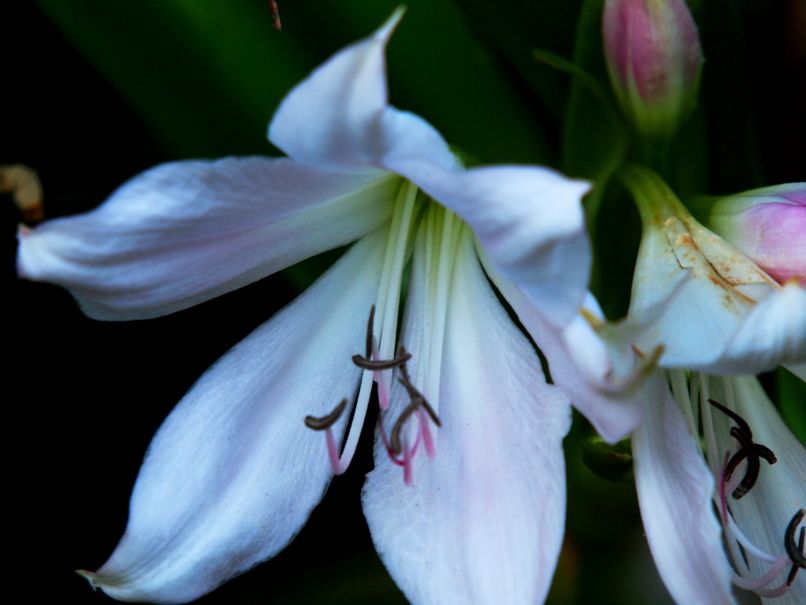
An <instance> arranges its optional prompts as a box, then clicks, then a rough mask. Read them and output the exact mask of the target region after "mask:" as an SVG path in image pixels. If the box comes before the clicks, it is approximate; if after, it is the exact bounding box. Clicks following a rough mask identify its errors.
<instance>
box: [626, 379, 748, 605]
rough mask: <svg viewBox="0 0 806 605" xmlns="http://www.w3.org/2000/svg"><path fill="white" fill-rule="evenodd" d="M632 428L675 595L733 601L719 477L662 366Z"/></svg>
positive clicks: (643, 491)
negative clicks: (718, 507) (718, 504)
mask: <svg viewBox="0 0 806 605" xmlns="http://www.w3.org/2000/svg"><path fill="white" fill-rule="evenodd" d="M648 384H649V385H651V387H652V389H653V391H652V393H653V396H652V397H651V398H650V399H648V400H647V406H646V418H645V421H644V422H643V423H642V424H641V426H640V427H639V428H638V429H636V431H635V433H634V434H633V439H632V448H633V456H634V460H635V485H636V489H637V490H638V502H639V504H640V506H641V518H642V519H643V522H644V530H645V531H646V536H647V540H648V541H649V547H650V549H651V551H652V556H653V557H654V559H655V564H656V565H657V567H658V571H659V572H660V575H661V578H663V581H664V583H665V584H666V587H667V588H668V589H669V592H670V593H671V595H672V598H674V600H675V602H677V603H708V605H722V604H726V605H727V604H731V605H732V604H734V603H735V601H734V599H733V596H732V594H731V583H730V578H731V570H730V566H729V565H728V562H727V559H726V557H725V555H724V550H723V548H722V538H721V530H720V526H719V523H718V521H717V518H716V515H714V513H713V507H712V500H711V496H712V494H713V489H714V481H713V478H712V477H711V473H710V471H709V469H708V467H707V466H706V464H705V462H704V461H703V459H702V456H701V454H700V449H699V445H698V444H697V441H696V440H695V439H694V437H692V435H691V433H690V432H689V429H688V425H687V423H686V420H685V418H684V417H683V413H682V412H681V411H680V409H679V408H678V407H677V404H676V403H675V401H674V400H673V399H672V397H671V394H670V393H669V391H668V389H667V387H666V385H665V383H664V381H663V379H662V377H661V374H660V372H656V373H655V375H654V376H653V377H652V378H651V379H650V381H649V382H648Z"/></svg>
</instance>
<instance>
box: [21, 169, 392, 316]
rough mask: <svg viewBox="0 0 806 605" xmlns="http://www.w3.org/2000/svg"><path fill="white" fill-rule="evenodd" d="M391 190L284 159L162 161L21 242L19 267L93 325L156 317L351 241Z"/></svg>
mask: <svg viewBox="0 0 806 605" xmlns="http://www.w3.org/2000/svg"><path fill="white" fill-rule="evenodd" d="M398 183H399V180H398V179H394V178H388V177H379V176H377V175H376V176H374V177H373V176H356V175H336V174H332V173H325V172H322V171H319V170H316V169H314V168H310V167H307V166H303V165H300V164H298V163H295V162H293V161H292V160H288V159H268V158H226V159H223V160H218V161H215V162H204V161H187V162H176V163H171V164H164V165H161V166H158V167H156V168H153V169H151V170H149V171H147V172H145V173H143V174H141V175H140V176H138V177H135V178H134V179H132V180H131V181H129V182H128V183H126V184H125V185H124V186H123V187H121V188H120V189H119V190H118V191H117V192H115V193H114V194H113V195H112V197H111V198H109V199H108V200H107V201H106V202H105V203H104V204H103V205H101V206H100V207H98V208H97V209H96V210H94V211H92V212H89V213H87V214H82V215H78V216H73V217H68V218H63V219H57V220H53V221H49V222H46V223H44V224H43V225H41V226H40V227H38V228H36V229H34V230H32V231H30V232H28V233H24V234H21V237H20V250H19V257H18V269H19V272H20V274H21V275H22V276H23V277H26V278H28V279H33V280H38V281H49V282H53V283H57V284H59V285H62V286H64V287H66V288H68V289H69V290H70V291H71V292H72V294H73V295H74V296H75V297H76V298H77V299H78V301H79V303H80V304H81V306H82V308H83V309H84V311H85V312H86V313H87V314H88V315H90V316H91V317H94V318H96V319H142V318H148V317H155V316H159V315H164V314H166V313H171V312H173V311H177V310H179V309H184V308H186V307H189V306H192V305H194V304H197V303H199V302H202V301H205V300H208V299H210V298H213V297H215V296H218V295H220V294H223V293H225V292H229V291H231V290H234V289H236V288H238V287H240V286H243V285H245V284H248V283H251V282H253V281H255V280H258V279H260V278H262V277H265V276H266V275H269V274H271V273H274V272H275V271H278V270H280V269H283V268H285V267H288V266H290V265H292V264H294V263H296V262H298V261H300V260H303V259H305V258H307V257H310V256H312V255H314V254H317V253H319V252H323V251H325V250H329V249H332V248H335V247H337V246H341V245H344V244H347V243H350V242H351V241H354V240H355V239H357V238H359V237H360V236H362V235H364V234H366V233H368V232H369V231H371V230H373V229H374V228H376V227H377V226H378V225H379V224H380V223H382V222H383V221H384V220H386V219H387V218H388V217H389V215H390V211H391V207H392V201H393V199H394V194H395V191H396V188H397V187H398Z"/></svg>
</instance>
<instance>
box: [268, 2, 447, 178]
mask: <svg viewBox="0 0 806 605" xmlns="http://www.w3.org/2000/svg"><path fill="white" fill-rule="evenodd" d="M402 16H403V10H402V9H398V10H396V11H395V12H394V13H393V14H392V16H391V17H390V18H389V19H388V20H387V21H386V23H384V24H383V25H382V26H381V27H380V29H378V30H377V31H376V32H375V33H374V34H373V35H372V36H370V37H369V38H366V39H364V40H361V41H359V42H356V43H355V44H352V45H350V46H348V47H347V48H345V49H343V50H342V51H340V52H338V53H336V54H335V55H334V56H333V57H331V58H330V59H329V60H328V61H327V62H325V63H324V64H323V65H321V66H320V67H318V68H317V69H316V70H314V71H313V73H312V74H311V75H310V76H308V78H306V79H305V80H303V81H302V82H301V83H300V84H298V85H297V86H296V88H294V89H293V90H292V91H291V92H290V93H289V94H288V95H287V96H286V97H285V99H284V100H283V102H282V103H281V104H280V107H279V108H278V109H277V112H276V113H275V114H274V118H273V119H272V122H271V124H270V126H269V140H271V142H272V143H274V144H275V145H276V146H277V147H279V148H280V149H282V150H283V151H285V152H286V153H287V154H288V155H289V156H290V157H292V158H294V159H295V160H298V161H300V162H305V163H308V164H312V165H316V166H319V167H320V168H323V169H327V170H336V171H351V172H352V171H362V170H373V169H378V168H382V166H381V163H380V162H379V158H380V157H381V156H382V155H383V154H384V153H385V152H386V150H387V148H388V147H389V146H390V145H395V144H403V143H402V142H400V141H397V140H396V139H397V137H396V135H398V134H401V133H403V131H404V129H401V128H400V126H401V124H400V123H399V122H398V121H395V124H391V123H389V121H388V120H389V118H386V112H387V111H388V109H389V106H388V93H387V85H386V59H385V56H384V53H385V50H386V44H387V43H388V42H389V37H390V36H391V35H392V32H393V31H394V29H395V27H396V26H397V24H398V22H399V21H400V18H401V17H402ZM405 126H406V127H407V128H408V129H409V131H408V133H407V135H408V136H407V138H406V140H407V141H417V142H419V143H423V144H422V145H419V146H418V147H417V148H416V149H415V150H416V153H417V154H418V155H419V156H420V157H423V158H429V159H431V160H432V161H436V162H440V163H444V164H445V165H455V164H456V161H455V160H454V158H453V154H451V152H450V150H449V149H448V146H447V144H446V143H445V141H444V140H442V138H441V137H440V136H439V134H438V133H437V132H436V131H435V130H434V129H433V128H432V127H431V126H430V125H428V124H427V123H426V122H425V121H423V120H422V119H420V118H418V117H416V116H411V120H407V121H406V124H405Z"/></svg>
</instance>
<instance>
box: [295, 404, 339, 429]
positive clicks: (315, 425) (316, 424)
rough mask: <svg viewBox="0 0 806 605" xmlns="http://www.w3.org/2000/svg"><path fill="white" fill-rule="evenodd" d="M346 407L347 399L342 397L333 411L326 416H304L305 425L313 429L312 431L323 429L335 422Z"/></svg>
mask: <svg viewBox="0 0 806 605" xmlns="http://www.w3.org/2000/svg"><path fill="white" fill-rule="evenodd" d="M346 407H347V400H346V399H342V400H341V401H340V402H339V404H338V405H337V406H336V407H335V408H333V411H332V412H330V413H329V414H328V415H327V416H322V417H321V418H317V417H316V416H305V426H307V427H308V428H309V429H313V430H314V431H324V430H326V429H329V428H330V427H331V426H333V425H334V424H336V421H337V420H338V419H339V417H340V416H341V414H342V412H344V408H346Z"/></svg>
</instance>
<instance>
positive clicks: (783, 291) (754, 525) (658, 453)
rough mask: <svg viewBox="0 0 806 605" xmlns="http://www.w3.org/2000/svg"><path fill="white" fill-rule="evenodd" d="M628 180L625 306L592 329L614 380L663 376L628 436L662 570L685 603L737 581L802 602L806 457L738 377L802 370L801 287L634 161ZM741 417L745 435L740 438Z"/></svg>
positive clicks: (761, 397)
mask: <svg viewBox="0 0 806 605" xmlns="http://www.w3.org/2000/svg"><path fill="white" fill-rule="evenodd" d="M624 179H625V183H626V184H627V186H628V188H629V189H630V190H631V192H632V193H633V196H634V198H635V200H636V202H637V204H638V206H639V209H640V211H641V216H642V221H643V227H644V233H643V237H642V241H641V247H640V250H639V252H638V260H637V266H636V270H635V275H634V277H633V290H632V298H631V302H630V309H629V312H628V315H627V318H626V319H625V320H624V321H623V322H621V323H619V324H615V325H611V324H605V323H604V322H600V321H599V320H597V319H594V320H593V321H592V323H593V324H594V326H595V327H596V329H597V331H598V333H599V335H601V337H602V339H603V340H602V341H601V343H600V346H602V347H604V348H606V349H607V350H608V351H609V355H607V356H605V358H606V360H607V361H606V364H607V367H608V368H610V369H611V370H612V372H613V373H614V374H616V375H625V374H626V373H628V372H634V370H635V368H634V366H635V362H636V359H638V360H640V359H644V360H647V359H651V364H653V363H655V362H657V364H658V365H659V366H660V368H666V369H665V370H663V369H657V370H654V371H651V373H650V375H649V377H648V378H647V380H646V381H645V382H644V383H643V384H642V385H640V386H639V387H638V389H639V393H640V394H641V396H642V397H644V414H645V417H644V420H643V422H642V423H641V424H640V426H639V427H638V428H637V429H636V430H635V432H634V434H633V442H632V444H633V455H634V458H635V478H636V487H637V491H638V497H639V502H640V505H641V516H642V518H643V521H644V528H645V530H646V534H647V540H648V541H649V545H650V548H651V550H652V554H653V556H654V558H655V562H656V564H657V566H658V570H659V572H660V574H661V577H662V578H663V580H664V582H665V583H666V586H667V587H668V589H669V591H670V593H671V594H672V596H673V598H674V599H675V601H677V602H678V603H681V604H685V605H689V604H698V603H702V604H704V605H705V604H708V605H719V604H732V603H734V598H733V595H732V593H731V583H733V584H735V585H737V586H740V587H742V588H745V589H748V590H755V591H756V592H758V594H760V595H762V596H772V595H777V596H778V597H779V600H777V601H776V602H778V603H786V604H790V603H791V604H792V605H795V604H796V603H803V601H804V596H806V579H804V574H800V577H793V580H792V582H791V585H788V584H787V575H788V574H789V573H790V572H791V569H792V565H793V564H795V566H796V567H797V564H796V563H795V559H797V558H798V557H797V554H795V555H794V558H793V556H791V553H789V551H788V550H787V549H785V548H784V544H785V537H787V536H788V539H789V540H790V543H789V546H790V547H792V544H791V538H792V533H795V534H796V533H797V532H798V531H800V530H798V527H799V523H800V521H799V520H797V514H798V512H799V510H800V509H802V508H804V507H806V479H804V478H806V451H805V450H804V448H803V446H802V445H801V444H800V443H799V442H798V441H797V439H796V438H795V437H794V436H793V435H792V434H791V433H790V432H789V431H788V429H787V428H786V426H785V425H784V424H783V422H782V421H781V420H780V418H778V416H777V414H776V412H775V409H774V407H773V406H772V404H771V403H770V402H769V400H768V399H767V397H766V395H765V394H764V391H763V390H762V389H761V387H760V385H759V384H758V382H757V380H756V379H755V378H754V377H752V376H741V374H754V373H758V372H761V371H764V370H769V369H772V368H775V367H776V366H778V365H779V364H784V365H786V366H787V367H789V368H790V369H791V370H792V371H793V372H796V373H798V374H799V375H800V376H801V377H803V376H804V362H806V293H804V291H803V289H802V288H801V287H800V286H798V285H797V284H796V283H794V282H791V283H787V284H785V285H784V286H783V287H782V286H780V285H779V284H777V283H776V282H775V281H774V280H772V279H771V278H770V277H769V276H768V275H767V274H765V273H764V272H763V271H762V270H761V269H759V268H758V267H757V266H756V265H755V264H754V263H752V261H750V260H749V259H747V258H746V257H745V256H744V255H742V254H741V253H740V252H739V251H738V250H736V249H735V248H733V247H732V246H730V245H729V244H727V243H726V242H724V241H723V240H722V239H721V238H719V237H718V236H717V235H715V234H714V233H712V232H710V231H708V230H707V229H705V228H704V227H703V226H702V225H700V224H699V223H697V221H696V220H694V218H693V217H692V216H691V215H690V214H689V213H688V211H687V210H686V209H685V208H684V207H683V205H682V204H681V203H680V202H679V201H678V200H677V198H676V197H675V196H674V194H673V193H672V192H671V191H670V190H669V188H668V187H667V186H666V185H665V183H663V181H662V180H661V179H660V178H659V177H657V176H656V175H654V174H653V173H651V172H649V171H647V170H645V169H641V168H638V167H631V168H628V169H627V170H626V171H625V174H624ZM580 363H582V362H580ZM651 364H650V365H651ZM694 370H696V371H694ZM706 372H707V373H706ZM709 400H713V403H710V402H709ZM575 403H576V402H575ZM720 406H721V407H720ZM726 410H727V411H726ZM732 414H733V415H732ZM737 418H741V419H742V422H745V421H746V422H747V424H748V425H749V427H750V428H749V429H748V430H747V431H745V430H741V431H740V428H741V427H739V421H738V420H737ZM734 428H735V430H734ZM737 431H739V432H738V433H737ZM700 438H702V439H703V441H704V443H705V447H704V448H701V446H700ZM761 446H763V447H764V448H767V449H766V450H764V449H760V448H761ZM703 449H704V450H705V459H704V458H703ZM767 451H769V452H774V453H775V456H776V457H777V459H778V461H777V463H775V464H774V465H769V466H768V462H769V461H765V459H764V456H767V453H766V452H767ZM767 457H769V456H767ZM770 459H771V458H770ZM731 460H732V461H733V462H731ZM756 465H757V466H758V468H754V467H755V466H756ZM731 467H735V468H731ZM728 471H730V472H728ZM756 471H758V477H757V479H754V476H755V473H756ZM745 478H746V479H745ZM739 482H741V483H739ZM739 485H744V489H746V490H747V493H746V494H743V493H741V490H740V491H739V492H735V491H734V490H735V488H736V487H737V486H739ZM715 509H717V510H718V511H719V514H717V515H715V514H714V510H715ZM790 522H792V523H794V525H793V527H792V528H791V533H790V532H787V531H786V530H787V527H788V525H789V524H790ZM798 539H799V538H798V537H797V536H795V540H796V541H797V540H798ZM725 544H727V548H728V552H727V553H726V552H725V549H724V545H725ZM738 544H741V547H739V546H737V545H738ZM741 548H744V549H745V555H744V556H743V555H742V554H741V552H740V549H741ZM797 548H798V547H797V544H795V547H794V549H795V551H796V550H797ZM802 550H803V548H802V545H801V546H800V551H801V553H802ZM795 551H793V552H795ZM726 554H727V555H728V556H726ZM745 557H746V561H745ZM801 559H802V555H801Z"/></svg>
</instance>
